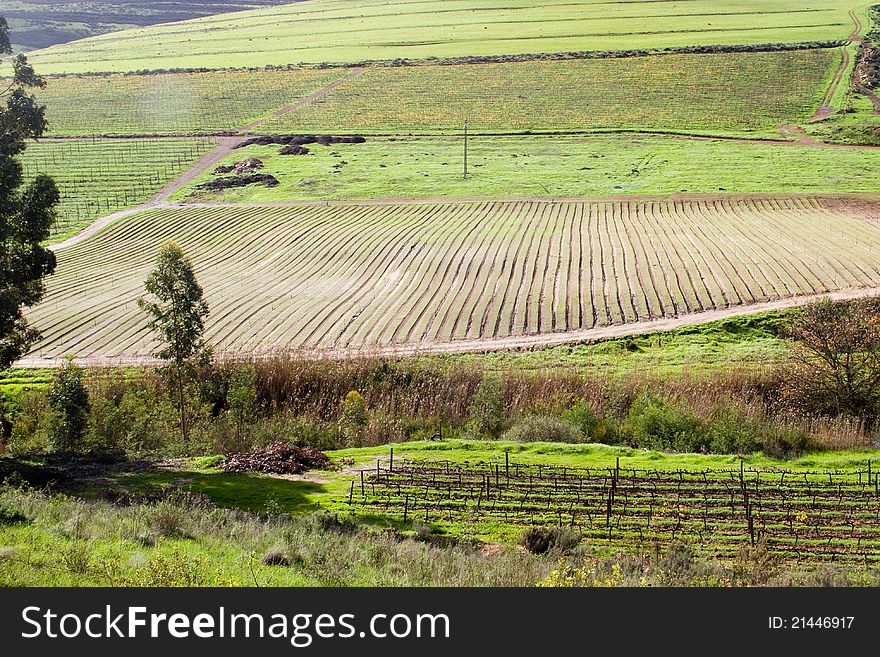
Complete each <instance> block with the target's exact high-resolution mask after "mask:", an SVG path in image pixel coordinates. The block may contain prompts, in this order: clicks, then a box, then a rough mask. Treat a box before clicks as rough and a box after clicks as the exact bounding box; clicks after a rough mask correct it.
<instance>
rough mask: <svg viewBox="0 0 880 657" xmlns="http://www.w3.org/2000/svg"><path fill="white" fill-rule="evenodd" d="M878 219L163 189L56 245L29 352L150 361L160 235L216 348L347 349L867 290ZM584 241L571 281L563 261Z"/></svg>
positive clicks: (699, 316) (617, 326)
mask: <svg viewBox="0 0 880 657" xmlns="http://www.w3.org/2000/svg"><path fill="white" fill-rule="evenodd" d="M596 217H603V219H602V221H601V225H597V224H596V221H595V218H596ZM878 218H880V201H878V200H870V199H868V198H866V197H861V198H834V197H817V196H803V197H767V196H765V197H759V196H755V197H742V196H730V197H724V196H719V197H716V198H714V199H712V198H708V197H705V198H703V197H696V198H679V199H676V200H669V199H665V200H658V199H653V200H652V199H647V200H646V199H636V198H630V199H622V200H615V201H609V200H607V199H606V200H585V199H567V200H552V201H551V200H541V201H537V200H519V201H515V202H512V201H487V200H485V199H482V200H479V201H474V202H470V203H464V202H452V201H449V200H446V201H443V202H418V203H415V202H410V203H402V202H398V203H389V202H384V203H382V204H375V203H362V204H354V203H350V204H327V203H324V204H318V203H312V204H306V203H303V204H297V205H287V206H282V205H276V206H247V207H242V206H191V207H186V208H179V207H161V206H160V207H157V208H154V209H152V210H149V211H146V212H144V213H142V214H139V215H137V216H129V217H125V218H123V219H121V220H119V221H116V222H115V223H114V224H112V225H111V226H109V227H107V228H105V229H104V230H102V231H100V232H99V233H98V234H96V235H93V236H92V237H90V238H87V239H86V238H84V239H83V241H82V242H80V243H78V244H74V245H72V246H69V247H66V248H64V249H62V250H60V251H59V252H58V261H59V265H58V270H57V272H56V274H55V275H53V276H52V277H51V278H50V279H49V280H48V284H47V294H46V297H45V300H44V301H43V303H41V304H40V305H38V306H36V307H35V308H33V309H31V310H30V311H29V312H28V318H29V319H30V320H31V322H32V323H33V325H34V326H36V327H38V328H39V329H40V330H41V331H42V332H43V335H44V339H43V341H42V342H41V343H40V344H38V345H37V346H36V347H35V349H34V351H33V352H32V353H31V354H29V356H28V358H27V359H25V361H23V363H22V365H31V366H36V365H50V364H52V363H53V362H55V361H56V360H57V359H59V358H61V357H63V356H66V355H74V356H76V357H77V358H79V359H81V360H82V361H83V362H84V363H95V364H100V363H107V362H116V361H119V362H132V363H138V362H142V363H148V362H151V359H150V357H149V355H150V354H151V353H152V351H153V349H154V348H155V344H154V342H153V338H152V336H151V335H150V333H149V332H148V331H147V329H146V326H145V321H144V317H143V315H142V313H140V312H139V311H138V309H137V306H136V303H135V301H136V299H137V297H138V296H139V295H140V293H141V289H142V285H143V280H144V278H145V277H146V275H147V273H148V272H149V270H150V268H151V267H152V264H153V259H154V255H155V252H156V250H157V249H158V247H159V246H160V245H161V244H162V242H164V241H165V240H168V239H174V240H175V241H177V242H178V243H180V244H181V245H182V246H183V248H184V249H186V250H187V252H188V253H190V255H191V257H192V258H193V261H194V262H195V264H196V268H197V275H198V276H199V279H200V281H201V282H202V285H203V287H204V289H205V292H206V295H207V298H208V301H209V304H210V306H211V308H212V316H211V319H210V321H209V323H208V327H207V334H206V337H207V339H208V341H209V342H210V344H211V345H212V346H213V348H214V349H215V352H216V353H218V354H222V353H226V354H233V353H237V354H248V355H254V356H260V355H265V354H269V353H273V352H275V351H277V350H297V351H300V352H309V353H323V354H330V355H339V356H345V355H348V354H353V353H385V354H408V353H420V352H433V351H447V352H463V351H486V350H493V349H503V348H516V349H522V348H535V347H538V346H546V345H553V344H563V343H570V342H582V341H588V340H595V339H600V338H605V337H612V336H616V335H625V334H629V333H638V332H644V331H652V330H660V329H666V328H674V327H676V326H686V325H690V324H695V323H699V322H705V321H709V320H711V319H716V318H719V317H725V316H730V315H739V314H746V313H751V312H757V311H759V310H763V309H770V308H780V307H787V306H792V305H797V304H800V303H803V302H804V300H805V299H807V298H812V297H814V296H816V295H821V294H825V293H832V294H839V295H844V296H860V295H864V294H871V293H874V292H876V286H877V285H878V284H880V228H878ZM636 228H638V230H639V235H638V240H639V244H640V245H641V246H639V245H636V243H635V239H634V238H635V230H636ZM575 235H576V236H577V238H574V237H573V236H575ZM597 236H598V238H599V240H600V241H601V243H602V245H603V246H602V249H601V251H598V252H597V250H596V249H595V248H594V247H593V246H591V245H592V244H594V243H596V238H597ZM717 236H723V237H722V238H720V239H719V238H717ZM591 250H592V252H593V256H592V257H593V266H591V267H584V268H581V267H579V268H578V269H577V271H578V274H577V276H576V280H573V281H570V280H569V279H570V277H571V276H572V274H571V273H570V272H569V271H568V267H567V266H562V265H561V264H559V263H560V262H561V261H565V262H567V261H569V260H574V259H575V258H578V259H579V258H580V257H581V256H580V254H581V253H583V252H590V251H591ZM661 269H662V270H663V272H662V274H663V275H662V276H661V271H660V270H661ZM667 280H669V281H671V280H675V281H676V283H675V286H674V288H673V289H674V290H675V291H674V294H675V296H676V297H677V299H678V300H679V301H677V302H676V303H671V301H670V300H669V299H670V296H671V294H670V291H669V287H667V286H668V283H667ZM780 281H784V285H783V284H782V283H781V282H780ZM603 289H604V291H603ZM542 290H543V292H542ZM557 290H558V291H559V293H560V294H561V292H562V290H565V296H564V298H563V297H560V298H559V299H554V297H555V296H556V291H557ZM542 294H543V298H542ZM596 295H603V296H604V299H605V300H606V301H610V302H611V303H612V304H613V306H612V308H611V313H610V314H609V315H607V316H603V314H601V313H600V315H599V317H598V318H597V321H596V322H595V323H593V324H592V325H590V324H587V325H586V326H584V325H582V323H581V320H580V318H576V317H574V316H571V315H570V316H568V317H566V313H564V312H562V313H557V316H556V323H555V324H553V323H552V322H550V321H548V320H546V319H544V318H543V315H539V312H546V311H542V310H541V309H542V307H544V308H546V309H548V310H549V309H550V306H551V304H553V305H557V306H558V307H560V308H566V307H571V308H574V307H578V308H592V307H593V306H594V305H595V304H596V302H597V299H596ZM661 295H662V297H663V301H662V302H661V301H660V299H661ZM695 299H701V301H700V304H699V306H698V307H695V306H694V305H693V303H692V302H691V301H690V300H695ZM598 301H599V303H600V304H601V303H602V300H601V299H599V300H598ZM700 308H702V312H700ZM441 309H445V310H443V312H440V310H441ZM469 309H474V310H475V311H476V312H474V310H469ZM462 310H464V313H465V314H464V315H463V314H462ZM549 312H550V313H552V310H549ZM471 315H473V321H470V320H468V323H467V328H466V327H465V325H464V324H463V323H460V322H459V321H453V319H454V318H455V317H456V316H458V317H460V318H461V319H462V321H464V318H465V317H466V316H468V317H469V316H471ZM549 316H550V315H549V314H548V317H549ZM119 359H122V360H121V361H120V360H119Z"/></svg>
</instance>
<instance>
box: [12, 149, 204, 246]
mask: <svg viewBox="0 0 880 657" xmlns="http://www.w3.org/2000/svg"><path fill="white" fill-rule="evenodd" d="M212 148H214V141H213V140H209V139H64V140H43V141H39V142H35V143H32V144H28V147H27V149H26V150H25V152H24V154H23V155H22V156H21V158H20V160H21V164H22V169H23V173H24V177H25V179H28V178H32V177H34V176H35V175H37V174H38V173H43V174H48V175H50V176H52V177H53V178H54V179H55V184H56V185H57V186H58V189H59V191H60V192H61V202H60V203H59V205H58V219H57V220H56V222H55V225H54V227H53V231H52V240H59V239H63V238H65V237H67V236H69V235H72V234H73V233H75V232H77V231H79V230H80V229H82V228H83V227H85V226H87V225H88V224H89V223H91V222H92V220H94V219H95V218H97V217H100V216H104V215H107V214H110V213H112V212H115V211H116V210H121V209H123V208H127V207H131V206H134V205H138V204H139V203H143V202H144V201H146V200H147V199H148V198H150V196H152V195H153V194H154V193H156V192H157V191H158V190H159V189H161V187H162V186H163V185H164V184H165V183H167V182H168V181H169V180H171V179H173V178H175V177H176V176H178V175H180V174H181V173H182V172H184V171H185V170H186V169H188V168H189V167H190V166H191V165H192V163H193V162H195V161H196V160H197V159H198V158H199V157H200V156H201V155H203V154H204V153H205V152H207V151H209V150H211V149H212Z"/></svg>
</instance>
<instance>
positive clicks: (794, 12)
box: [32, 0, 853, 73]
mask: <svg viewBox="0 0 880 657" xmlns="http://www.w3.org/2000/svg"><path fill="white" fill-rule="evenodd" d="M852 8H853V3H852V2H851V1H847V0H828V1H826V2H823V3H822V4H821V6H804V4H803V3H802V2H797V1H796V0H775V2H773V4H772V5H756V4H755V3H754V2H750V1H749V0H731V1H730V2H727V3H725V4H724V5H723V6H719V5H718V3H716V2H712V1H711V0H690V1H689V2H688V3H687V6H686V7H681V6H679V5H678V4H677V3H658V2H656V1H654V0H634V1H629V2H611V3H609V2H596V1H595V0H580V1H571V0H552V1H551V2H543V3H531V2H525V1H523V0H457V1H456V2H454V3H447V4H445V5H444V7H443V9H442V10H438V9H437V8H435V7H433V6H428V5H427V4H426V3H424V2H404V1H403V0H395V1H394V2H391V3H373V2H365V1H363V0H343V1H333V2H329V1H327V0H315V1H313V2H308V3H293V4H291V5H287V6H284V7H276V8H270V9H262V10H257V11H247V12H237V13H231V14H220V15H217V16H210V17H206V18H200V19H196V20H190V21H184V22H179V23H172V24H168V25H157V26H154V27H148V28H145V29H137V30H126V31H123V32H116V33H113V34H107V35H102V36H97V37H93V38H90V39H84V40H82V41H77V42H74V43H70V44H63V45H59V46H54V47H52V48H47V49H45V50H41V51H36V52H35V53H34V54H33V57H32V61H33V63H34V64H35V65H36V66H37V68H38V70H40V71H45V72H47V73H59V72H67V73H79V72H88V71H138V70H142V69H170V68H175V67H190V68H191V67H203V68H215V69H216V68H223V67H233V66H236V67H240V66H266V65H270V64H271V65H282V66H283V65H288V64H298V63H311V64H317V63H322V62H335V63H339V62H341V63H346V64H349V63H353V62H362V61H368V60H386V61H388V60H394V59H398V58H409V59H426V58H429V57H461V56H485V55H511V54H523V53H559V52H575V51H609V50H631V49H651V48H668V47H681V46H694V45H719V44H722V45H723V44H766V43H798V42H807V41H827V40H838V39H844V38H846V36H847V35H848V34H850V32H851V31H852V21H851V20H850V18H849V16H848V15H847V11H848V10H850V9H852ZM658 26H662V27H658ZM428 35H430V36H428Z"/></svg>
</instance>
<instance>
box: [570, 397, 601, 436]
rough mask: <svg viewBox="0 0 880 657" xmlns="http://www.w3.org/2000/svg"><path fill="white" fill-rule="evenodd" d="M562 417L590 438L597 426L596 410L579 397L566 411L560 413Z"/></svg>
mask: <svg viewBox="0 0 880 657" xmlns="http://www.w3.org/2000/svg"><path fill="white" fill-rule="evenodd" d="M562 419H564V420H566V421H567V422H569V423H571V424H573V425H574V426H576V427H577V428H578V429H580V431H581V433H582V434H583V435H584V437H585V438H591V437H592V436H593V434H594V432H595V431H596V428H597V427H598V426H599V418H598V417H596V411H594V410H593V407H592V406H590V404H589V403H588V402H587V400H586V399H581V400H579V401H577V402H575V403H574V404H572V405H571V406H570V407H569V408H568V410H567V411H565V412H564V413H563V414H562Z"/></svg>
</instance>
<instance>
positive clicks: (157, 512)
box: [149, 499, 190, 538]
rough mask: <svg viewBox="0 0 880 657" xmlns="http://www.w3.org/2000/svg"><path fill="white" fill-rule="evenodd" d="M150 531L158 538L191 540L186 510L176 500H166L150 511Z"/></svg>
mask: <svg viewBox="0 0 880 657" xmlns="http://www.w3.org/2000/svg"><path fill="white" fill-rule="evenodd" d="M149 524H150V529H151V530H152V532H153V533H154V534H155V535H156V536H157V537H162V538H189V535H190V534H189V532H188V531H187V530H186V526H187V517H186V510H185V509H184V508H183V506H181V505H180V504H177V503H176V502H175V500H174V499H164V500H160V501H159V502H157V503H156V505H155V506H154V507H153V508H152V509H151V510H150V516H149Z"/></svg>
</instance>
